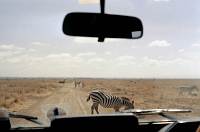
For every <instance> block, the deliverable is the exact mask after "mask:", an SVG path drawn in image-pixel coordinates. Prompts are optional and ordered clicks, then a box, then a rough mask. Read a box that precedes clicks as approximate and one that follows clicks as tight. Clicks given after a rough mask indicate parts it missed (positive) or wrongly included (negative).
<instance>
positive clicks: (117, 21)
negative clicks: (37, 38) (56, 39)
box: [63, 13, 143, 42]
mask: <svg viewBox="0 0 200 132" xmlns="http://www.w3.org/2000/svg"><path fill="white" fill-rule="evenodd" d="M63 32H64V34H66V35H70V36H82V37H97V38H99V41H100V42H103V41H104V39H105V38H125V39H139V38H141V37H142V36H143V25H142V22H141V20H140V19H139V18H136V17H131V16H121V15H111V14H102V13H69V14H67V15H66V16H65V19H64V22H63Z"/></svg>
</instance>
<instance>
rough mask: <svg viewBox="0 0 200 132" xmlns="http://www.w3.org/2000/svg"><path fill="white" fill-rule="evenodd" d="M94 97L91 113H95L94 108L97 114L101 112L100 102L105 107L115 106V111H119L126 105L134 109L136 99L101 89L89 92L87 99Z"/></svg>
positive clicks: (127, 107) (126, 107)
mask: <svg viewBox="0 0 200 132" xmlns="http://www.w3.org/2000/svg"><path fill="white" fill-rule="evenodd" d="M90 98H91V99H92V102H93V104H92V106H91V114H93V113H94V109H95V111H96V113H97V114H99V111H98V106H99V104H100V105H101V106H102V107H104V108H113V109H114V110H115V112H118V111H119V109H120V108H122V107H125V110H127V109H134V101H132V102H131V101H130V99H128V98H126V97H117V96H112V95H108V94H105V93H104V92H101V91H92V92H90V93H89V96H88V98H87V101H89V100H90Z"/></svg>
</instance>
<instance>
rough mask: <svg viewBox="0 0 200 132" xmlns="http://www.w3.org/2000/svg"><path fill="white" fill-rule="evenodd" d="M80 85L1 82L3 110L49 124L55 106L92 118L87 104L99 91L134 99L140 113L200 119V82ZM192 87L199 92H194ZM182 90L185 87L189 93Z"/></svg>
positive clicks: (93, 82) (85, 82) (105, 81)
mask: <svg viewBox="0 0 200 132" xmlns="http://www.w3.org/2000/svg"><path fill="white" fill-rule="evenodd" d="M79 81H80V82H81V85H79V86H77V87H76V88H75V85H74V80H66V81H65V82H63V81H59V80H56V79H51V80H50V79H46V80H41V79H34V80H33V79H27V80H26V79H25V80H22V79H21V80H0V94H1V96H0V97H1V98H0V106H1V107H6V108H8V109H9V110H10V111H17V112H20V113H24V114H29V115H33V116H37V117H39V118H40V120H41V121H42V122H44V123H45V124H48V123H49V122H48V119H47V116H46V114H47V111H48V110H49V109H51V108H53V107H56V106H57V107H61V108H63V109H64V110H65V111H66V113H67V115H68V116H72V115H87V114H90V106H91V102H86V98H87V96H88V92H90V91H91V90H93V89H99V90H103V91H105V92H108V93H110V94H113V95H117V96H126V97H129V98H130V99H134V101H135V107H136V108H139V109H147V108H149V109H151V108H187V109H192V110H193V112H192V113H190V114H184V116H186V115H189V116H190V115H192V116H199V115H200V111H199V110H200V101H199V99H200V90H198V89H199V88H200V80H189V79H187V80H183V79H176V80H165V79H163V80H156V79H146V80H143V79H129V80H119V79H79ZM192 86H195V87H196V89H194V90H193V91H192V92H191V88H190V87H192ZM181 87H186V90H185V89H184V88H183V89H181ZM187 87H189V88H188V89H189V90H188V89H187ZM100 112H101V113H109V112H113V110H112V109H104V108H101V107H100ZM12 122H13V124H18V125H19V126H22V125H23V124H24V120H12ZM16 122H17V123H16ZM30 125H32V124H30Z"/></svg>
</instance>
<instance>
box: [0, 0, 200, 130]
mask: <svg viewBox="0 0 200 132" xmlns="http://www.w3.org/2000/svg"><path fill="white" fill-rule="evenodd" d="M199 5H200V1H199V0H190V1H189V0H123V1H122V0H106V8H105V13H107V14H117V15H126V16H134V17H138V18H140V19H141V21H142V22H143V26H144V34H143V37H142V38H140V39H135V40H132V39H108V38H106V39H105V42H104V43H99V42H98V38H89V37H73V36H66V35H65V34H64V33H63V31H62V24H63V20H64V17H65V16H66V14H68V13H70V12H93V13H94V12H95V13H100V8H99V1H98V0H62V1H55V0H14V1H13V0H0V18H1V19H0V108H1V109H3V108H4V109H7V110H8V111H10V112H14V111H15V112H18V113H20V114H26V115H31V116H36V117H38V118H39V119H40V121H41V122H44V124H48V123H49V118H51V117H52V113H51V112H52V111H53V109H54V108H55V107H59V108H61V109H58V112H59V113H62V114H63V115H66V116H80V115H88V114H91V113H92V111H91V110H92V109H94V111H93V112H94V114H96V112H99V113H100V114H102V113H104V114H105V113H114V112H116V111H118V110H119V111H122V110H124V109H142V110H144V109H172V108H173V109H189V110H192V112H190V113H186V114H175V116H177V118H182V117H185V116H189V117H197V115H199V112H200V111H199V108H200V101H199V99H200V80H199V78H200V70H199V67H200V61H199V60H200V52H199V51H200V17H199V15H200V8H199ZM80 23H81V21H80ZM116 23H117V22H116ZM94 90H95V92H97V91H98V92H99V93H101V92H102V93H104V95H105V98H106V97H111V96H109V95H113V96H116V97H119V98H118V99H121V100H125V101H127V102H128V103H129V105H119V104H117V103H116V101H113V100H109V101H108V100H106V101H103V99H99V100H98V101H97V102H98V103H97V102H96V103H95V102H94V101H95V99H94V97H93V96H92V93H91V92H92V91H94ZM99 93H98V94H99ZM93 94H94V93H93ZM95 94H97V93H95ZM89 95H91V96H89ZM101 96H102V95H101ZM105 98H104V99H105ZM133 100H134V103H133V102H132V101H133ZM106 102H107V103H106ZM111 104H114V105H117V106H119V107H117V108H114V105H111ZM133 106H134V107H133ZM97 107H98V111H97V110H96V109H97ZM106 107H109V108H106ZM158 118H159V117H155V116H147V117H146V116H145V117H143V116H142V117H141V120H156V119H158ZM12 125H13V126H15V125H16V126H24V125H30V126H32V125H34V124H33V123H30V122H27V121H24V120H21V119H12Z"/></svg>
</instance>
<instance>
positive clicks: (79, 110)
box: [12, 83, 110, 126]
mask: <svg viewBox="0 0 200 132" xmlns="http://www.w3.org/2000/svg"><path fill="white" fill-rule="evenodd" d="M87 96H88V93H86V92H83V91H81V90H80V89H76V88H74V84H73V83H65V84H63V87H62V88H60V89H59V90H57V91H56V92H55V93H53V94H51V95H50V96H48V97H46V98H41V99H38V100H37V101H36V102H35V103H32V104H31V105H28V106H27V107H26V108H24V109H22V110H20V113H23V114H27V115H33V116H37V117H39V120H40V121H41V122H43V123H44V125H48V124H49V119H48V118H47V111H48V110H49V109H52V108H54V107H59V108H62V109H64V110H65V112H66V114H67V116H77V115H87V114H90V106H91V102H86V99H87ZM100 111H101V112H102V113H107V112H109V111H110V110H109V109H108V110H105V109H102V108H100ZM12 122H13V124H17V126H24V124H26V126H32V125H33V124H32V123H30V122H27V121H26V122H25V121H24V120H19V119H17V120H16V119H15V120H13V121H12ZM13 126H15V125H13Z"/></svg>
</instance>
